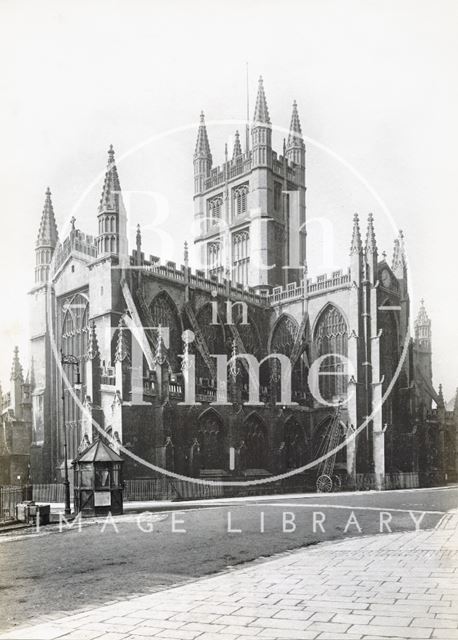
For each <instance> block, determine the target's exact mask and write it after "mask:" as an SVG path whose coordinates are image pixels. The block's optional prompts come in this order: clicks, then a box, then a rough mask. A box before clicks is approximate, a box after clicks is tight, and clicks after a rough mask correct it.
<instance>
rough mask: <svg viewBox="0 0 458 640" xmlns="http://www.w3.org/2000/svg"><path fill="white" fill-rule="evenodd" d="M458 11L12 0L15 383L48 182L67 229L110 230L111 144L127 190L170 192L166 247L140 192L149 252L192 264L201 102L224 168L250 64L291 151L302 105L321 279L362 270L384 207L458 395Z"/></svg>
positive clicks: (1, 128)
mask: <svg viewBox="0 0 458 640" xmlns="http://www.w3.org/2000/svg"><path fill="white" fill-rule="evenodd" d="M457 17H458V3H457V2H455V1H451V2H448V1H446V0H442V1H434V0H430V1H428V2H426V1H421V0H413V1H409V0H395V1H393V2H390V1H389V0H383V1H382V0H380V1H376V2H374V1H370V0H364V1H356V0H355V1H352V0H337V1H326V0H305V1H304V0H301V1H297V2H293V1H291V0H283V1H282V2H268V1H266V0H263V1H262V2H253V1H251V2H247V1H246V0H245V1H241V0H231V2H215V1H213V2H204V1H201V2H199V1H196V0H193V1H192V2H189V1H185V0H181V1H170V0H169V1H167V2H165V1H163V2H159V1H151V0H150V1H148V2H146V1H145V2H142V1H139V0H130V1H129V2H127V1H125V2H124V1H123V2H116V0H112V1H110V2H108V1H107V2H104V1H100V0H99V1H94V0H91V1H90V2H89V1H84V0H83V1H82V0H80V1H79V2H66V1H62V0H59V1H56V2H46V1H43V0H34V1H29V2H24V1H21V0H14V1H6V0H0V55H1V60H2V72H1V74H0V87H1V100H0V112H1V119H0V145H1V150H2V153H1V155H0V164H1V169H0V176H1V193H2V207H3V212H2V226H1V229H2V233H1V237H0V243H1V247H0V260H1V269H2V305H1V308H2V310H1V314H0V337H1V346H2V352H1V353H2V357H1V360H0V380H1V381H2V383H3V385H4V386H7V385H8V378H9V371H10V363H11V354H12V350H13V347H14V345H15V344H18V345H19V346H20V348H21V351H22V353H23V356H24V360H26V359H27V356H26V349H27V325H28V319H27V295H26V293H27V291H28V290H29V289H30V288H31V286H32V284H33V277H34V276H33V269H34V243H35V239H36V234H37V230H38V225H39V221H40V216H41V211H42V208H43V201H44V192H45V189H46V187H47V186H48V185H49V186H50V188H51V190H52V193H53V202H54V209H55V212H56V217H57V220H58V224H59V226H60V228H62V226H63V225H64V224H65V223H68V220H69V218H70V216H71V215H72V214H73V213H74V214H75V216H76V218H77V227H80V228H81V229H82V230H84V231H86V232H88V233H95V231H96V213H97V204H98V199H99V197H100V182H101V172H103V169H104V166H105V163H106V153H107V148H108V146H109V144H110V143H112V144H113V145H114V147H115V150H116V153H117V158H118V159H119V163H118V164H119V173H120V179H121V185H122V187H123V188H125V189H129V190H138V191H145V192H150V191H153V192H156V193H159V194H161V197H162V198H163V201H164V202H167V203H168V206H169V216H168V218H167V220H166V221H165V222H164V223H162V224H161V226H162V228H163V230H164V231H167V232H168V233H169V234H170V236H171V240H169V241H168V242H167V241H166V242H165V244H164V242H162V240H161V238H160V236H159V234H158V232H157V231H155V230H154V229H153V228H152V225H151V219H152V218H154V216H155V215H156V214H157V211H156V212H154V211H152V205H151V201H150V198H149V197H147V196H146V195H143V196H139V195H137V196H135V197H133V198H132V206H131V211H130V219H129V229H130V235H131V238H132V239H133V237H134V228H135V225H136V224H137V222H140V223H141V224H142V227H143V229H144V231H143V240H144V250H145V251H146V252H147V253H154V254H159V253H161V254H162V255H163V256H164V258H171V259H176V261H177V262H178V261H180V260H181V253H182V249H181V247H182V244H183V241H184V240H185V239H186V238H187V239H190V238H191V237H192V226H191V224H192V212H193V205H192V188H193V180H192V154H193V151H194V142H195V133H196V127H197V122H198V115H199V112H200V110H201V109H204V110H205V113H206V116H207V119H208V121H209V122H210V124H209V136H210V145H211V148H212V153H213V156H214V160H215V162H216V163H220V162H221V161H222V160H223V159H224V142H225V141H227V140H229V141H230V139H231V136H232V134H233V131H234V129H235V128H236V127H237V125H236V123H235V122H234V123H232V124H227V121H228V120H229V121H237V120H243V118H244V116H245V108H246V107H245V105H246V88H245V85H246V79H245V66H246V62H247V61H248V63H249V97H250V103H251V107H253V106H254V99H255V94H256V83H257V76H258V75H259V74H262V75H263V77H264V82H265V89H266V94H267V100H268V105H269V109H270V114H271V119H272V122H273V125H274V127H276V130H275V132H274V140H275V145H276V146H277V148H278V150H279V151H280V148H281V143H282V137H283V135H284V128H286V127H287V126H288V124H289V119H290V113H291V103H292V100H293V99H294V98H295V99H296V100H297V102H298V105H299V112H300V117H301V121H302V127H303V131H304V134H305V136H307V138H308V139H309V142H308V143H307V185H308V189H307V215H308V217H309V218H326V219H329V220H330V222H331V224H332V229H333V236H334V250H333V256H332V260H331V261H329V260H328V259H327V258H326V259H324V258H323V257H322V254H321V253H320V251H319V250H318V248H319V246H320V242H321V237H320V232H319V227H318V225H316V224H315V225H313V224H312V225H311V226H310V228H309V235H308V243H309V255H310V262H311V264H310V268H311V270H312V272H314V273H319V272H321V271H326V269H328V270H329V269H330V268H331V267H335V268H338V267H339V266H342V267H344V268H346V267H347V264H348V247H349V242H350V237H351V220H352V216H353V213H354V212H355V211H358V212H359V214H360V216H361V217H362V218H364V219H365V218H366V216H367V213H369V212H370V211H372V212H373V213H374V215H375V219H376V232H377V239H378V241H379V250H380V252H381V251H383V250H386V251H387V253H388V256H389V257H390V258H391V254H392V241H393V238H394V236H395V228H402V229H403V230H404V233H405V236H406V239H407V245H408V258H409V263H410V277H411V302H412V313H413V314H414V315H415V314H416V312H417V310H418V305H419V300H420V298H421V297H424V298H425V301H426V306H427V309H428V313H429V314H430V316H431V318H432V323H433V347H434V362H433V364H434V382H435V385H436V386H437V384H438V383H439V382H443V384H444V388H445V396H446V399H448V398H450V397H451V395H452V394H453V393H454V390H455V388H456V387H457V386H458V357H457V356H458V332H457V330H456V315H457V308H458V303H457V293H456V291H457V284H456V282H457V271H458V269H457V258H456V253H457V251H456V246H457V237H456V234H457V230H458V225H457V223H456V216H457V212H456V199H457V186H456V184H457V175H458V159H457V152H456V149H457V148H458V125H457V113H458V91H457V83H456V64H457V59H458V22H457ZM251 112H252V108H251ZM211 123H213V124H211ZM157 136H160V137H159V139H158V138H157ZM124 156H125V157H124ZM94 183H95V186H94ZM382 203H384V205H385V206H386V210H385V209H384V205H383V204H382ZM387 211H388V212H389V215H388V214H387ZM390 216H391V217H392V219H390ZM392 220H394V223H392ZM25 364H26V363H25Z"/></svg>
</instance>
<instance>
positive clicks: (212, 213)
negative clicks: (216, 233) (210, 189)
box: [207, 195, 223, 227]
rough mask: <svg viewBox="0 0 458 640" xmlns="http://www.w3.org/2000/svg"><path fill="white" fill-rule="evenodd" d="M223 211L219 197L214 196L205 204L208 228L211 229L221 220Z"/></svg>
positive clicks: (221, 199) (220, 197)
mask: <svg viewBox="0 0 458 640" xmlns="http://www.w3.org/2000/svg"><path fill="white" fill-rule="evenodd" d="M222 210H223V197H222V196H221V195H219V196H215V197H214V198H211V200H208V202H207V217H208V226H209V227H212V226H213V225H215V224H217V223H218V222H219V221H220V220H221V214H222Z"/></svg>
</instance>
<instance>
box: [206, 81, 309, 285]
mask: <svg viewBox="0 0 458 640" xmlns="http://www.w3.org/2000/svg"><path fill="white" fill-rule="evenodd" d="M194 191H195V193H194V220H195V222H196V225H197V229H198V231H197V235H196V238H195V244H196V248H197V252H198V258H199V263H200V268H201V269H203V270H204V272H205V275H206V276H207V277H208V278H210V277H212V278H214V279H216V280H218V281H219V282H221V281H222V280H223V279H225V280H230V281H231V282H232V285H233V286H241V287H243V288H246V287H251V288H254V289H257V290H264V291H265V290H268V291H271V290H272V288H274V287H278V286H284V285H286V284H288V283H290V282H296V283H297V284H299V282H300V279H301V277H302V268H303V265H304V262H305V145H304V141H303V139H302V131H301V124H300V120H299V113H298V109H297V104H296V103H294V104H293V112H292V116H291V126H290V132H289V136H288V145H287V146H286V143H285V145H284V149H283V155H280V154H277V153H276V152H275V151H274V150H273V147H272V123H271V119H270V114H269V108H268V105H267V99H266V93H265V90H264V82H263V79H262V77H261V78H259V82H258V90H257V97H256V105H255V109H254V115H253V122H252V126H251V149H248V146H247V148H246V150H245V152H243V150H242V147H241V144H240V135H239V132H238V131H236V132H235V136H234V146H233V149H232V155H231V156H230V155H229V153H228V149H227V144H226V149H225V153H224V162H223V164H222V165H221V166H216V167H215V166H213V158H212V154H211V152H210V145H209V142H208V136H207V130H206V127H205V121H204V117H203V114H201V120H200V124H199V129H198V132H197V142H196V149H195V153H194Z"/></svg>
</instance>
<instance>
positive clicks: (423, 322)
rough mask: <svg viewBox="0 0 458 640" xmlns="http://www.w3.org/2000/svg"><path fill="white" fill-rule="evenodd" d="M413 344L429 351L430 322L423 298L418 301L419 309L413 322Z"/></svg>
mask: <svg viewBox="0 0 458 640" xmlns="http://www.w3.org/2000/svg"><path fill="white" fill-rule="evenodd" d="M415 342H416V345H417V346H419V347H422V348H425V349H427V350H431V320H430V318H429V316H428V314H427V312H426V307H425V301H424V300H423V298H422V299H421V300H420V309H419V310H418V315H417V318H416V320H415Z"/></svg>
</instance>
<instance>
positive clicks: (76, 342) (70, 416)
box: [60, 293, 89, 460]
mask: <svg viewBox="0 0 458 640" xmlns="http://www.w3.org/2000/svg"><path fill="white" fill-rule="evenodd" d="M62 314H63V321H62V338H61V347H62V353H63V355H72V356H76V357H77V358H78V360H79V362H80V374H81V382H82V383H83V384H84V382H85V357H86V355H87V348H88V331H89V302H88V300H87V298H86V297H85V296H83V295H81V294H79V293H77V294H76V295H75V296H73V298H67V299H66V300H64V302H63V304H62ZM63 368H64V371H65V375H66V376H67V378H68V381H69V385H70V387H71V388H72V389H73V393H76V394H77V393H79V392H78V391H75V390H74V386H75V384H76V367H74V366H65V365H64V367H63ZM73 393H72V392H71V391H69V390H66V391H65V403H64V404H65V428H66V429H67V444H68V458H69V460H72V459H73V458H75V456H76V455H77V453H78V446H79V445H80V443H81V411H80V409H79V407H78V405H77V403H76V401H75V399H74V396H73ZM80 399H81V398H80ZM61 425H62V419H61ZM61 442H63V433H61ZM61 448H62V447H61ZM60 454H61V456H62V455H63V449H62V450H61V451H60Z"/></svg>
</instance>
